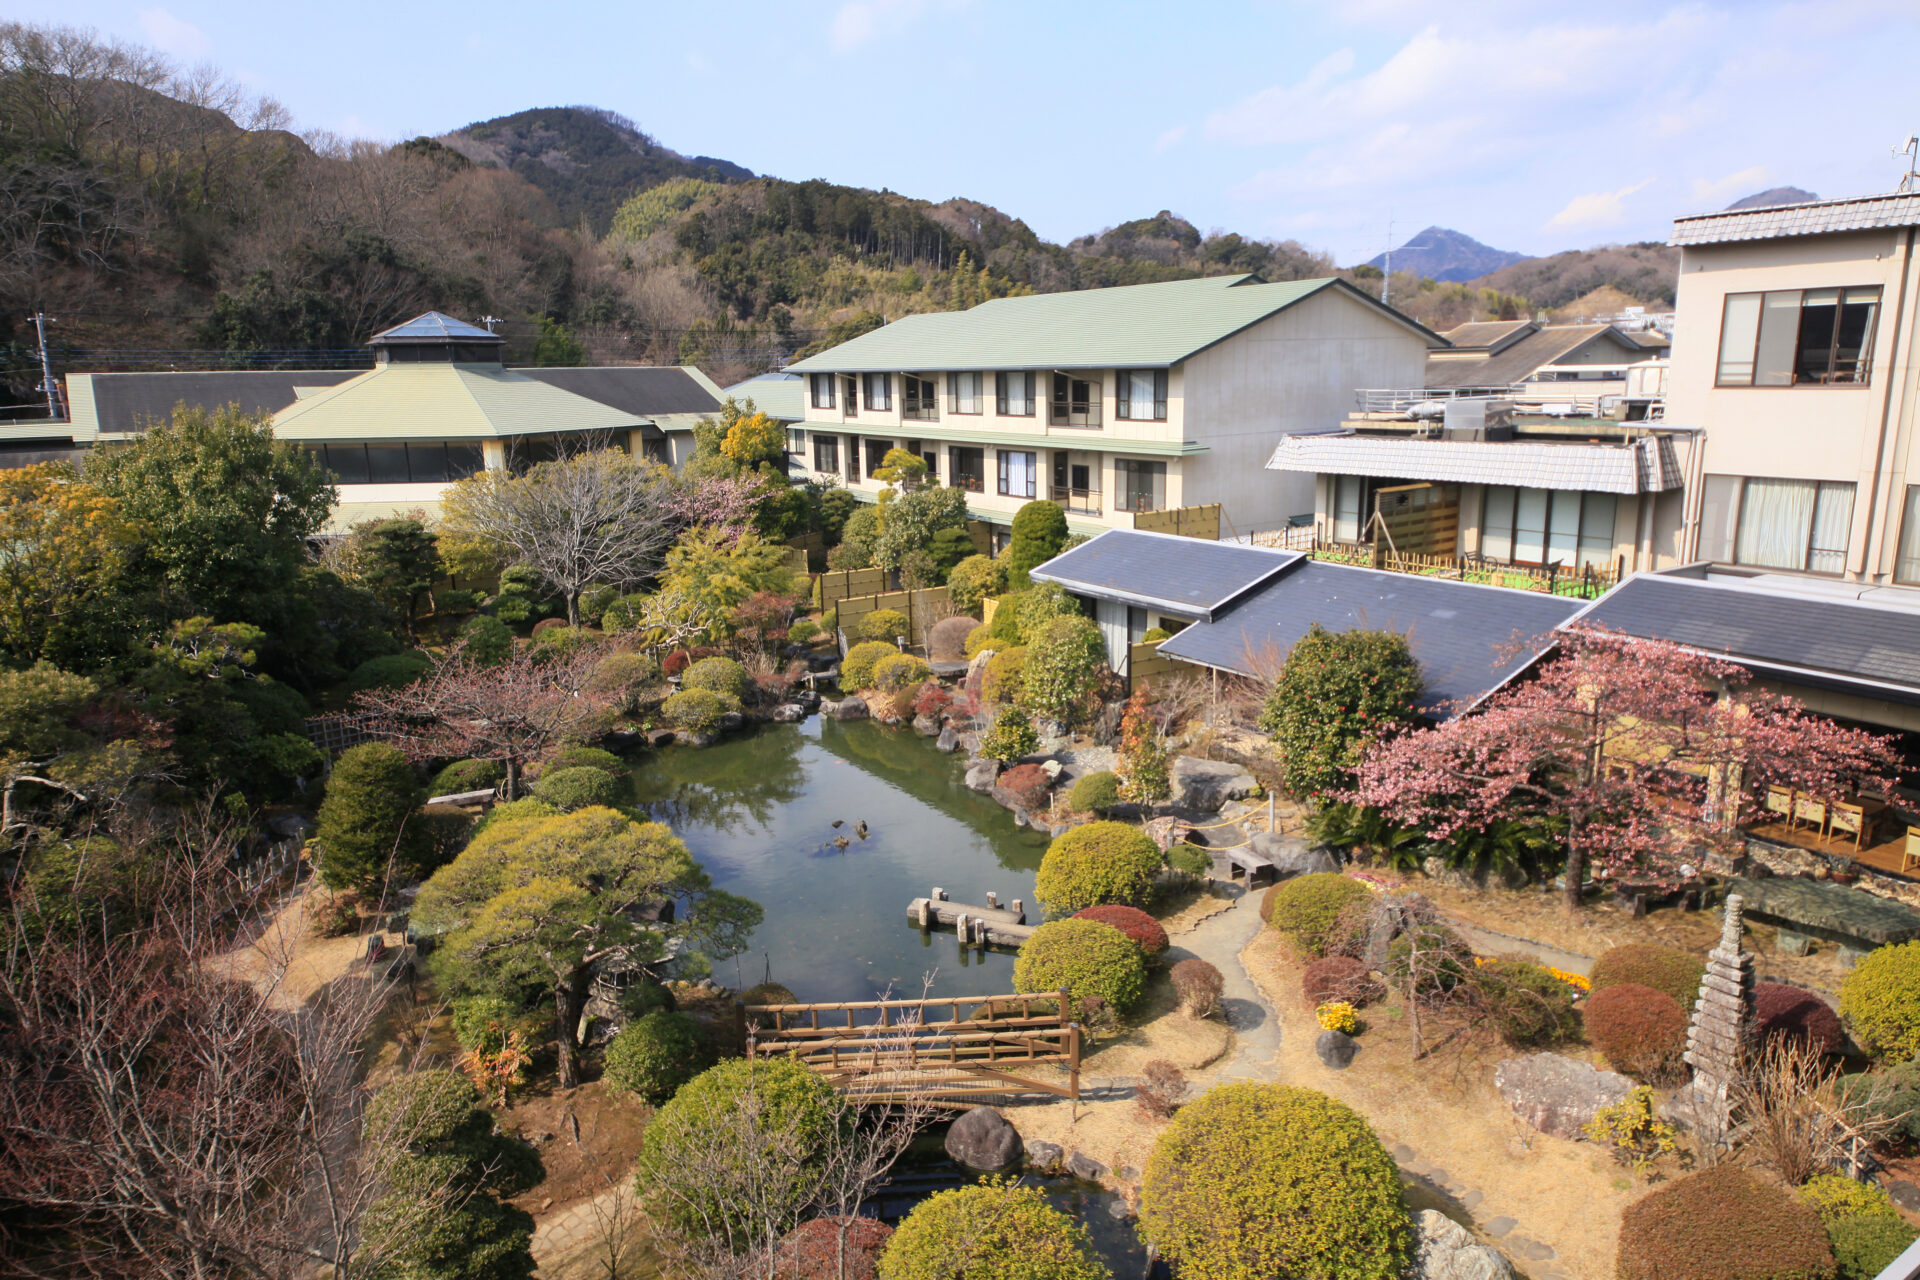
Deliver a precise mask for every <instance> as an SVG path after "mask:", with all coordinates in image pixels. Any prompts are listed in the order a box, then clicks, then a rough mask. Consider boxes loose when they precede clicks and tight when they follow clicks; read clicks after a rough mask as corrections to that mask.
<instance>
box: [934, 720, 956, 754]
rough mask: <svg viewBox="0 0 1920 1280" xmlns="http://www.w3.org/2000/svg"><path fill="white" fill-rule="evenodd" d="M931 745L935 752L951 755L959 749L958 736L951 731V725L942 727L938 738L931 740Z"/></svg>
mask: <svg viewBox="0 0 1920 1280" xmlns="http://www.w3.org/2000/svg"><path fill="white" fill-rule="evenodd" d="M933 745H934V747H935V748H936V749H937V750H940V751H945V752H947V753H948V754H949V755H951V754H952V753H953V752H955V751H958V750H959V749H960V735H959V734H957V733H955V732H954V731H953V726H952V725H945V726H942V728H941V730H940V736H939V737H937V738H935V739H934V740H933Z"/></svg>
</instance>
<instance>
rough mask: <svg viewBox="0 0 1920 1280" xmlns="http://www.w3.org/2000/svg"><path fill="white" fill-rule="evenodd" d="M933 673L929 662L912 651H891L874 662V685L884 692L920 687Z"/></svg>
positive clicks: (897, 691) (896, 691)
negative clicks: (915, 655)
mask: <svg viewBox="0 0 1920 1280" xmlns="http://www.w3.org/2000/svg"><path fill="white" fill-rule="evenodd" d="M931 674H933V673H932V671H931V670H930V669H929V668H928V666H927V664H926V663H924V662H922V661H921V660H920V659H918V658H916V657H914V656H913V655H912V654H910V653H890V654H888V655H887V656H886V657H884V658H882V659H880V661H878V662H876V663H874V664H873V687H874V688H876V689H878V690H879V691H880V692H882V693H899V692H900V691H901V690H902V689H918V688H919V687H920V685H921V683H922V682H923V681H924V680H926V678H927V677H928V676H929V675H931Z"/></svg>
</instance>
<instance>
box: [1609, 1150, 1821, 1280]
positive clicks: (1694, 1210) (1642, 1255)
mask: <svg viewBox="0 0 1920 1280" xmlns="http://www.w3.org/2000/svg"><path fill="white" fill-rule="evenodd" d="M1615 1274H1616V1275H1617V1276H1618V1277H1619V1280H1828V1278H1829V1277H1831V1276H1832V1275H1833V1250H1832V1249H1831V1248H1829V1247H1828V1245H1827V1233H1826V1231H1825V1230H1824V1229H1823V1228H1822V1227H1821V1225H1820V1218H1819V1215H1817V1214H1816V1213H1814V1211H1813V1210H1812V1209H1810V1208H1808V1207H1807V1206H1806V1205H1804V1204H1802V1203H1800V1202H1799V1201H1798V1200H1796V1199H1794V1197H1793V1196H1792V1195H1791V1194H1789V1193H1788V1192H1787V1191H1785V1190H1784V1189H1782V1188H1780V1187H1777V1186H1774V1185H1772V1184H1770V1183H1766V1182H1762V1181H1761V1180H1760V1179H1759V1178H1757V1177H1755V1176H1754V1175H1753V1174H1752V1173H1749V1172H1748V1171H1747V1170H1746V1169H1743V1168H1741V1167H1740V1166H1739V1165H1734V1164H1723V1165H1717V1166H1715V1167H1714V1168H1711V1169H1705V1170H1702V1171H1701V1172H1699V1173H1696V1174H1693V1175H1691V1176H1689V1177H1685V1178H1681V1179H1679V1180H1678V1181H1676V1182H1671V1183H1668V1184H1667V1185H1666V1186H1663V1187H1656V1188H1655V1189H1654V1190H1653V1191H1651V1192H1649V1193H1648V1194H1647V1195H1645V1196H1643V1197H1642V1198H1641V1199H1639V1200H1637V1201H1635V1202H1634V1203H1633V1204H1630V1205H1628V1206H1627V1209H1626V1212H1625V1213H1623V1214H1621V1216H1620V1244H1619V1253H1618V1256H1617V1261H1616V1264H1615Z"/></svg>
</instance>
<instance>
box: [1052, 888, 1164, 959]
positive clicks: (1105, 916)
mask: <svg viewBox="0 0 1920 1280" xmlns="http://www.w3.org/2000/svg"><path fill="white" fill-rule="evenodd" d="M1073 918H1074V919H1075V920H1098V921H1099V922H1100V923H1101V924H1110V925H1112V926H1113V927H1114V928H1116V929H1118V930H1119V931H1120V932H1121V933H1124V934H1126V935H1127V937H1128V938H1129V939H1131V940H1132V942H1133V945H1134V946H1136V947H1139V948H1140V954H1141V955H1143V956H1145V957H1146V958H1147V959H1148V960H1152V959H1153V958H1154V957H1156V956H1161V955H1165V954H1166V951H1167V948H1168V946H1170V945H1171V944H1170V943H1169V942H1168V941H1167V931H1166V930H1165V929H1163V928H1161V927H1160V922H1159V921H1158V920H1155V919H1154V918H1153V917H1152V916H1150V915H1148V914H1147V913H1146V912H1144V911H1142V910H1140V909H1139V908H1138V907H1125V906H1121V905H1120V904H1119V903H1117V902H1110V903H1108V904H1107V905H1105V906H1101V907H1087V908H1084V909H1083V910H1080V911H1076V912H1074V913H1073Z"/></svg>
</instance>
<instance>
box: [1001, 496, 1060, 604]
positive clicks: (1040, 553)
mask: <svg viewBox="0 0 1920 1280" xmlns="http://www.w3.org/2000/svg"><path fill="white" fill-rule="evenodd" d="M1066 542H1067V513H1066V512H1064V511H1062V510H1061V509H1060V506H1059V504H1058V503H1053V502H1048V501H1047V500H1046V499H1045V498H1036V499H1034V500H1033V501H1032V502H1029V503H1028V504H1027V505H1026V506H1024V507H1021V508H1020V510H1019V511H1017V512H1015V513H1014V517H1013V541H1012V542H1011V543H1010V544H1009V545H1008V547H1007V585H1008V586H1009V587H1011V588H1012V589H1013V590H1015V591H1018V590H1020V589H1021V588H1022V587H1025V586H1027V585H1029V580H1028V578H1027V574H1028V573H1029V572H1030V571H1032V570H1034V569H1037V568H1039V567H1040V566H1041V565H1043V564H1045V563H1046V562H1047V561H1049V560H1051V559H1053V558H1054V557H1055V556H1057V555H1059V554H1060V548H1061V547H1063V546H1065V545H1066Z"/></svg>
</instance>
